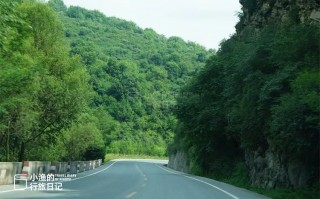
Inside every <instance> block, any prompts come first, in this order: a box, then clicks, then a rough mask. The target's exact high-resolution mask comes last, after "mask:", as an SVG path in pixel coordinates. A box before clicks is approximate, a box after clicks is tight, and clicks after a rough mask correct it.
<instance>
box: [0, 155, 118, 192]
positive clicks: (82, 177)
mask: <svg viewBox="0 0 320 199" xmlns="http://www.w3.org/2000/svg"><path fill="white" fill-rule="evenodd" d="M115 163H117V161H115V162H113V163H112V164H110V165H109V166H107V167H106V168H104V169H102V170H100V171H97V172H94V173H91V174H89V175H86V176H82V177H79V178H75V179H73V180H69V181H57V182H62V183H65V182H71V181H75V180H79V179H82V178H86V177H89V176H92V175H95V174H97V173H100V172H102V171H105V170H107V169H109V168H110V167H111V166H112V165H114V164H115ZM27 189H30V187H28V188H25V189H23V190H22V189H21V190H15V189H11V190H6V191H0V194H1V193H7V192H13V191H24V190H27Z"/></svg>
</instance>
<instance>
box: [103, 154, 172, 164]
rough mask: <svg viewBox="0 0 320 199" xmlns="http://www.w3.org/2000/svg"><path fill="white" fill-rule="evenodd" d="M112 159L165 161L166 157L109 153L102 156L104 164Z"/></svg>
mask: <svg viewBox="0 0 320 199" xmlns="http://www.w3.org/2000/svg"><path fill="white" fill-rule="evenodd" d="M113 159H155V160H167V159H168V157H166V156H150V155H143V154H114V153H109V154H106V155H105V156H104V162H109V161H110V160H113Z"/></svg>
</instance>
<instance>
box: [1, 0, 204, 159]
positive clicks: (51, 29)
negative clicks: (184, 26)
mask: <svg viewBox="0 0 320 199" xmlns="http://www.w3.org/2000/svg"><path fill="white" fill-rule="evenodd" d="M0 14H1V18H0V161H3V160H5V161H17V160H20V161H21V160H25V159H29V160H61V159H62V160H79V159H93V158H97V157H100V158H101V157H103V156H104V153H105V152H112V153H124V154H146V155H157V156H163V155H165V153H166V147H167V144H168V143H169V142H170V141H171V140H172V137H173V129H174V128H175V124H176V119H175V117H174V116H173V114H172V111H171V107H172V106H173V105H174V104H175V97H176V95H175V93H176V92H177V91H178V90H179V88H180V86H181V85H183V84H184V82H186V81H187V80H188V79H189V77H190V76H191V75H192V74H194V73H195V72H196V71H197V70H198V69H200V68H201V67H202V66H203V65H204V62H205V60H206V58H207V57H208V52H207V51H206V50H205V49H204V48H203V47H201V46H199V45H197V44H194V43H191V42H189V43H186V42H184V41H183V40H182V39H180V38H178V37H171V38H169V39H167V38H165V37H164V36H161V35H158V34H157V33H155V32H154V31H153V30H151V29H146V30H143V29H141V28H139V27H137V26H136V25H135V24H134V23H131V22H126V21H124V20H120V19H117V18H113V17H111V18H110V17H106V16H104V15H103V14H101V13H99V12H98V11H88V10H85V9H82V8H79V7H70V8H67V7H66V6H65V5H64V4H63V2H62V1H61V0H50V1H49V2H48V3H41V2H38V1H36V0H34V1H33V0H28V1H18V0H17V1H9V0H0Z"/></svg>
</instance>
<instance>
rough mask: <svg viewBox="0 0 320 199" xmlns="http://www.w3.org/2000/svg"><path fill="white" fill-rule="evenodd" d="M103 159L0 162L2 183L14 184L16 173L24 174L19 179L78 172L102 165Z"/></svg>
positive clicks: (0, 182)
mask: <svg viewBox="0 0 320 199" xmlns="http://www.w3.org/2000/svg"><path fill="white" fill-rule="evenodd" d="M101 163H102V160H101V159H99V160H91V161H74V162H70V161H69V162H42V161H24V162H0V185H5V184H13V182H14V175H16V174H23V176H19V179H26V180H29V181H30V180H37V179H34V178H37V176H39V174H49V173H51V174H77V173H81V172H84V171H88V170H92V169H95V168H97V167H99V166H101Z"/></svg>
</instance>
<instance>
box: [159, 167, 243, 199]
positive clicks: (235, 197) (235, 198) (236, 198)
mask: <svg viewBox="0 0 320 199" xmlns="http://www.w3.org/2000/svg"><path fill="white" fill-rule="evenodd" d="M157 166H158V167H159V168H160V169H162V170H164V171H167V172H169V173H173V174H176V175H180V176H183V177H186V178H189V179H192V180H195V181H198V182H202V183H204V184H206V185H208V186H210V187H213V188H215V189H217V190H219V191H221V192H223V193H225V194H227V195H228V196H230V197H232V198H233V199H239V198H238V197H237V196H235V195H233V194H231V193H229V192H227V191H225V190H223V189H221V188H220V187H217V186H214V185H212V184H210V183H208V182H205V181H202V180H199V179H197V178H193V177H190V176H186V175H184V174H183V173H178V172H174V171H170V170H167V169H165V168H163V167H160V166H159V165H157Z"/></svg>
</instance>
